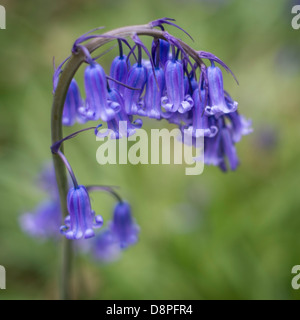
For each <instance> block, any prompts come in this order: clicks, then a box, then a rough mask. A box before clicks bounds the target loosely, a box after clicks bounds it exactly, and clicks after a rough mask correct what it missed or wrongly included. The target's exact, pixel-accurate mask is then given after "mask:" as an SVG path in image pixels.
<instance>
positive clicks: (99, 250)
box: [91, 229, 121, 262]
mask: <svg viewBox="0 0 300 320" xmlns="http://www.w3.org/2000/svg"><path fill="white" fill-rule="evenodd" d="M91 251H92V254H93V257H94V258H95V259H96V260H100V261H102V262H112V261H115V260H116V259H118V258H119V256H120V254H121V248H120V245H119V243H118V241H117V239H116V238H115V236H114V235H113V234H112V232H111V231H110V230H108V229H107V230H105V231H103V232H101V233H99V234H98V235H97V236H96V237H95V239H94V241H93V243H92V246H91Z"/></svg>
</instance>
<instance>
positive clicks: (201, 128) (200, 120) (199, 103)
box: [187, 89, 218, 138]
mask: <svg viewBox="0 0 300 320" xmlns="http://www.w3.org/2000/svg"><path fill="white" fill-rule="evenodd" d="M193 100H194V108H193V109H192V112H193V125H192V126H191V127H189V128H188V130H187V133H189V132H190V133H191V135H192V136H193V137H195V138H199V137H203V136H204V137H210V138H211V137H214V136H215V135H216V134H217V132H218V128H217V127H216V126H214V125H210V124H209V120H208V116H207V115H206V114H205V112H204V110H205V90H201V97H200V93H199V89H196V90H195V91H194V94H193Z"/></svg>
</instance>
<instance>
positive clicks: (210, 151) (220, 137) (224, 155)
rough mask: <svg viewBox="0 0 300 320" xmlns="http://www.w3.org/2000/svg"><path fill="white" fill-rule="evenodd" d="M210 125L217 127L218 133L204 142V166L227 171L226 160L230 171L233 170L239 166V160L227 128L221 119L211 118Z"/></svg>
mask: <svg viewBox="0 0 300 320" xmlns="http://www.w3.org/2000/svg"><path fill="white" fill-rule="evenodd" d="M210 123H211V125H212V126H217V127H218V133H217V134H216V135H215V136H214V137H210V138H209V137H206V138H205V140H204V162H205V164H208V165H214V166H219V167H220V169H221V170H223V171H227V165H226V159H227V160H228V163H229V167H230V169H231V170H235V169H236V168H237V167H238V165H239V159H238V157H237V153H236V148H235V145H234V141H233V139H232V135H231V133H230V130H229V128H228V127H227V126H226V124H225V121H224V119H223V118H220V119H218V120H216V119H214V117H211V118H210Z"/></svg>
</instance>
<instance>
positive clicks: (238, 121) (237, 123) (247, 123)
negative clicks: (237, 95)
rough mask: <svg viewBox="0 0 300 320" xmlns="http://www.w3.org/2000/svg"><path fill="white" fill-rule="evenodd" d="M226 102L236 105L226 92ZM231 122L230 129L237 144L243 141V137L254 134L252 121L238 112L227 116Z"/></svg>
mask: <svg viewBox="0 0 300 320" xmlns="http://www.w3.org/2000/svg"><path fill="white" fill-rule="evenodd" d="M225 101H226V103H227V105H232V104H233V103H234V101H233V99H232V98H231V96H230V95H229V93H228V92H226V91H225ZM226 117H227V118H228V119H229V120H230V123H229V125H228V127H229V128H230V131H231V135H232V140H233V142H234V143H237V142H239V141H240V140H241V138H242V136H244V135H247V134H250V133H251V132H253V129H252V121H251V120H247V119H246V118H245V117H244V116H242V115H240V114H239V112H238V111H235V112H230V113H228V114H227V115H226Z"/></svg>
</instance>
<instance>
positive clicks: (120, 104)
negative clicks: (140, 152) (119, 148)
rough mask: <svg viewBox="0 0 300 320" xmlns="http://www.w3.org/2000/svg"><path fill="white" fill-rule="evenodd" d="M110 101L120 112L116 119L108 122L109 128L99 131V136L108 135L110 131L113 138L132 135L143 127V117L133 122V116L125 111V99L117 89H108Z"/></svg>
mask: <svg viewBox="0 0 300 320" xmlns="http://www.w3.org/2000/svg"><path fill="white" fill-rule="evenodd" d="M108 103H109V104H114V108H118V109H119V112H118V113H117V114H116V116H115V117H114V119H112V120H110V121H108V122H107V130H106V131H105V132H102V131H100V132H98V133H97V137H99V138H100V137H106V136H108V135H109V134H110V133H111V134H110V138H111V139H121V138H122V137H130V136H132V135H133V134H135V133H136V129H139V128H141V126H142V124H143V122H142V120H141V119H136V120H135V121H134V123H132V122H131V120H132V119H131V118H132V116H128V115H127V114H126V112H125V107H124V99H123V97H122V96H121V94H120V93H119V92H118V91H117V90H116V89H110V90H109V91H108Z"/></svg>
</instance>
